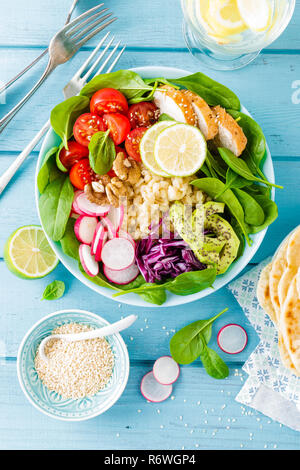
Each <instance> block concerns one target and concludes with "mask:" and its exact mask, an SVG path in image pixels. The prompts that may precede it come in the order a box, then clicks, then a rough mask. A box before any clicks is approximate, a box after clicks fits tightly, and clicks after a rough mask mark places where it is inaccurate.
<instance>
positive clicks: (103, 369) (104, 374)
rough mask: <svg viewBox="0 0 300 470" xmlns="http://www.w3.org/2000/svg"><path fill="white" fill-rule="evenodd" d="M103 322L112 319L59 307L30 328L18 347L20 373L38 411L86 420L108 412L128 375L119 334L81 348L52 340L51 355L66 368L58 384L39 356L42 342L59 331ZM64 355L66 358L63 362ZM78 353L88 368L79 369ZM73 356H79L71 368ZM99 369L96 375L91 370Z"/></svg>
mask: <svg viewBox="0 0 300 470" xmlns="http://www.w3.org/2000/svg"><path fill="white" fill-rule="evenodd" d="M105 325H108V322H107V321H106V320H104V319H103V318H101V317H99V316H98V315H96V314H94V313H91V312H87V311H84V310H61V311H58V312H55V313H52V314H50V315H47V316H46V317H44V318H42V319H41V320H40V321H39V322H37V323H36V324H35V325H33V327H32V328H31V329H30V330H29V331H28V333H27V334H26V335H25V337H24V339H23V341H22V343H21V345H20V347H19V352H18V360H17V372H18V378H19V382H20V385H21V388H22V390H23V392H24V394H25V396H26V397H27V398H28V400H29V401H30V402H31V403H32V404H33V406H35V407H36V408H37V409H38V410H39V411H41V412H42V413H44V414H46V415H48V416H51V417H53V418H56V419H60V420H64V421H82V420H86V419H90V418H93V417H95V416H98V415H100V414H102V413H104V412H105V411H106V410H108V409H109V408H110V407H111V406H113V404H114V403H115V402H116V401H117V400H118V399H119V398H120V396H121V395H122V393H123V391H124V389H125V387H126V384H127V380H128V375H129V358H128V352H127V348H126V345H125V343H124V341H123V339H122V338H121V336H120V334H115V335H112V336H109V337H107V338H105V339H104V338H103V339H102V340H101V341H100V342H99V341H97V342H95V340H92V342H91V343H89V342H86V341H84V342H80V343H81V344H78V346H79V349H77V347H76V348H74V344H75V343H73V346H72V343H70V344H69V345H68V346H71V349H69V348H68V347H66V345H64V346H62V345H61V344H59V343H58V344H57V345H56V346H55V347H54V345H52V346H51V342H49V343H50V348H51V347H52V350H51V352H50V354H51V355H52V356H53V358H56V359H57V362H58V361H60V366H58V370H59V368H60V367H61V368H62V369H63V368H65V369H66V371H67V374H65V375H66V377H64V378H63V379H62V378H61V379H60V383H59V384H57V383H56V384H55V378H53V376H52V375H51V371H50V372H49V370H48V371H47V368H45V366H44V365H43V364H42V363H41V361H40V360H39V358H38V355H37V350H38V346H39V344H40V342H41V340H42V339H43V338H44V337H46V336H48V335H49V334H51V333H52V332H53V330H55V329H59V331H60V330H62V331H61V332H67V331H69V330H70V329H72V331H74V329H75V330H78V329H79V330H87V329H90V328H101V327H103V326H105ZM79 330H78V331H79ZM88 341H91V340H88ZM53 343H54V342H53ZM82 343H86V344H85V345H84V344H82ZM64 347H66V349H64ZM64 353H66V358H65V359H64V360H62V357H63V354H64ZM80 356H82V358H83V361H82V362H83V363H84V364H85V366H84V365H81V366H80V367H79V365H78V359H79V357H80ZM72 357H73V359H74V360H75V362H74V363H73V367H72V360H71V358H72ZM51 362H52V363H53V361H52V359H51ZM76 362H77V363H76ZM54 364H55V362H54ZM69 365H70V367H69ZM95 368H96V369H97V371H96V373H94V372H93V369H95ZM52 372H53V370H52ZM61 377H63V374H61ZM75 384H77V385H75Z"/></svg>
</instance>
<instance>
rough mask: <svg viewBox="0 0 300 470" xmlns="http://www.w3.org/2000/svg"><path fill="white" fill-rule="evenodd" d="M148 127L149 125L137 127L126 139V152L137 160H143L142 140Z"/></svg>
mask: <svg viewBox="0 0 300 470" xmlns="http://www.w3.org/2000/svg"><path fill="white" fill-rule="evenodd" d="M147 129H148V128H147V127H136V128H135V129H133V130H132V131H131V132H130V133H129V134H128V136H127V137H126V140H125V148H126V152H127V153H128V155H129V156H130V157H132V158H133V159H134V160H136V161H137V162H140V161H142V159H141V155H140V141H141V139H142V137H143V135H144V134H145V132H146V130H147Z"/></svg>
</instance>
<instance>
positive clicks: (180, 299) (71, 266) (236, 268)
mask: <svg viewBox="0 0 300 470" xmlns="http://www.w3.org/2000/svg"><path fill="white" fill-rule="evenodd" d="M132 70H134V71H135V72H137V73H139V74H140V75H141V76H142V77H143V78H153V77H165V78H170V79H171V78H179V77H182V76H184V75H189V74H190V73H191V72H188V71H186V70H182V69H177V68H171V67H152V66H149V67H138V68H134V69H132ZM241 110H242V112H243V113H245V114H248V115H249V116H250V113H249V112H248V111H247V110H246V108H244V107H243V106H242V107H241ZM59 143H60V139H59V138H58V136H56V134H55V133H54V131H53V130H52V129H51V130H49V131H48V133H47V135H46V137H45V139H44V141H43V144H42V147H41V150H40V154H39V158H38V162H37V168H36V170H37V171H36V176H37V174H38V171H39V169H40V167H41V164H42V161H43V158H44V156H45V154H46V152H47V151H48V150H49V149H50V148H51V147H54V146H56V145H58V144H59ZM266 152H267V155H266V159H265V163H264V167H263V170H264V173H265V175H266V176H267V178H268V179H269V181H271V182H272V183H273V182H274V170H273V163H272V158H271V154H270V150H269V147H268V146H267V148H266ZM35 195H36V206H37V210H38V214H39V217H40V213H39V205H38V200H39V197H40V194H39V191H38V188H37V183H36V178H35ZM272 197H273V199H274V190H273V191H272ZM40 220H41V217H40ZM41 224H42V222H41ZM42 225H43V224H42ZM266 232H267V229H265V230H263V231H261V232H259V233H257V234H255V235H253V236H252V239H253V244H252V246H251V247H249V246H248V245H246V248H245V251H244V254H243V256H242V257H241V258H240V259H238V260H237V261H236V262H234V263H233V264H232V265H231V267H230V268H229V269H228V271H226V273H225V274H223V275H220V276H217V278H216V280H215V282H214V288H213V289H212V288H207V289H204V290H202V291H201V292H197V293H196V294H191V295H187V296H179V295H175V294H171V293H167V300H166V302H165V303H164V304H163V305H161V307H174V306H175V305H182V304H187V303H189V302H193V301H195V300H199V299H202V298H203V297H206V296H207V295H209V294H212V293H213V292H216V291H217V290H218V289H221V287H224V286H225V285H226V284H228V283H229V282H230V281H232V279H233V278H234V277H236V276H237V275H238V274H239V273H240V272H241V271H242V270H243V269H244V267H245V266H247V264H248V263H249V262H250V260H251V259H252V258H253V256H254V255H255V253H256V252H257V250H258V248H259V246H260V244H261V243H262V241H263V239H264V237H265V234H266ZM46 237H47V240H48V241H49V243H50V245H51V247H52V249H53V250H54V251H55V253H56V255H57V256H58V258H59V259H60V261H61V262H62V263H63V265H64V266H65V267H66V268H67V269H68V271H70V272H71V273H72V274H73V275H74V276H75V277H76V278H77V279H79V281H81V282H82V283H83V284H85V285H86V286H88V287H89V288H90V289H93V290H94V291H96V292H98V293H99V294H101V295H104V296H105V297H108V298H110V299H112V300H116V301H117V302H118V303H120V302H121V303H124V304H129V305H137V306H141V307H158V306H157V305H153V304H150V303H148V302H145V301H144V300H142V299H141V298H140V297H139V296H138V295H137V294H126V295H122V296H120V297H117V298H114V297H113V296H112V294H113V293H114V292H113V291H112V290H110V289H107V288H106V287H101V286H97V285H96V284H94V283H93V282H91V281H89V280H88V279H87V278H86V277H85V276H84V275H83V274H82V273H81V272H80V270H79V268H78V263H77V262H76V261H75V260H74V259H72V258H70V257H69V256H67V255H65V254H64V252H63V251H62V248H61V246H60V243H58V242H53V241H52V240H51V239H50V238H49V237H48V236H47V234H46Z"/></svg>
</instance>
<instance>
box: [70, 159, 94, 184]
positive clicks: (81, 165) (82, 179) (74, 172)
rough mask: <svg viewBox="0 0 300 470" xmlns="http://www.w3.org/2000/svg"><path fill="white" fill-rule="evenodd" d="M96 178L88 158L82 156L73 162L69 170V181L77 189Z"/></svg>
mask: <svg viewBox="0 0 300 470" xmlns="http://www.w3.org/2000/svg"><path fill="white" fill-rule="evenodd" d="M96 179H97V178H96V174H95V172H94V171H93V170H92V168H91V167H90V162H89V159H88V158H83V159H82V160H80V161H79V162H77V163H75V165H73V166H72V168H71V170H70V181H71V183H72V184H73V186H75V188H77V189H84V187H85V185H86V184H88V183H91V182H92V181H95V180H96Z"/></svg>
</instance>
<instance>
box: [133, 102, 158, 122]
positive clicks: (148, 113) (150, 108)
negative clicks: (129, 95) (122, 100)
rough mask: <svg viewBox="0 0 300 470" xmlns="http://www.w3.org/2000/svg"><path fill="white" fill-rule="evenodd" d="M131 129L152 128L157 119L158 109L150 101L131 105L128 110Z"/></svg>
mask: <svg viewBox="0 0 300 470" xmlns="http://www.w3.org/2000/svg"><path fill="white" fill-rule="evenodd" d="M127 115H128V119H129V121H130V124H131V128H132V129H135V127H148V126H152V125H153V124H154V123H155V122H156V121H157V120H158V118H159V109H158V107H157V106H155V104H154V103H152V102H151V101H142V102H141V103H136V104H132V105H131V106H130V107H129V109H128V113H127Z"/></svg>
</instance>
